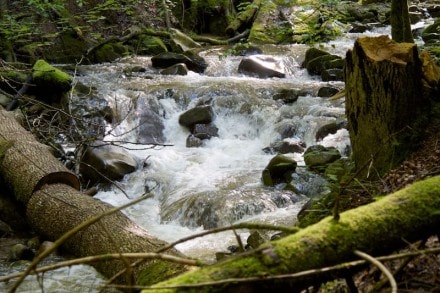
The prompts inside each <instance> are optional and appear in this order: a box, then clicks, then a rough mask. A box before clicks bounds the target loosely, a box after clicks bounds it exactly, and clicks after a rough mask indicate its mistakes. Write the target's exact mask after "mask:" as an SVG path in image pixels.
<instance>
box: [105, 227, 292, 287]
mask: <svg viewBox="0 0 440 293" xmlns="http://www.w3.org/2000/svg"><path fill="white" fill-rule="evenodd" d="M236 229H257V230H258V229H260V230H274V231H283V232H287V233H296V232H298V231H299V230H300V229H299V228H298V227H286V226H273V225H269V224H260V223H239V224H235V225H231V226H226V227H221V228H216V229H211V230H207V231H204V232H201V233H198V234H194V235H191V236H188V237H185V238H181V239H179V240H177V241H175V242H172V243H170V244H168V245H166V246H164V247H162V248H160V249H158V250H156V251H155V252H156V253H161V252H164V251H167V250H168V249H171V248H173V247H174V246H176V245H177V244H180V243H183V242H186V241H189V240H193V239H195V238H199V237H203V236H206V235H210V234H214V233H219V232H223V231H228V230H234V231H235V230H236ZM141 262H142V261H141V260H140V261H136V262H134V263H133V264H132V267H133V266H137V265H139V264H140V263H141ZM125 271H126V270H125V269H124V270H121V271H120V272H118V273H117V274H115V275H114V276H113V277H112V278H110V279H109V280H108V282H107V283H108V284H110V283H112V282H113V281H114V280H115V279H116V278H117V277H119V276H120V275H122V274H123V273H125Z"/></svg>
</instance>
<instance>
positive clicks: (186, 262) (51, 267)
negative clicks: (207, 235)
mask: <svg viewBox="0 0 440 293" xmlns="http://www.w3.org/2000/svg"><path fill="white" fill-rule="evenodd" d="M122 258H126V259H132V258H134V259H135V258H143V259H160V260H164V261H169V262H173V263H177V264H182V265H188V266H201V265H204V264H203V263H202V262H201V261H200V260H193V259H188V258H182V257H178V256H173V255H169V254H161V253H154V252H139V253H110V254H101V255H93V256H87V257H81V258H75V259H71V260H66V261H62V262H58V263H56V264H53V265H48V266H44V267H40V268H36V269H35V270H33V271H32V272H31V273H30V274H39V273H44V272H47V271H51V270H55V269H59V268H62V267H68V266H72V265H78V264H86V263H92V262H97V261H106V260H113V259H122ZM21 275H22V273H14V274H10V275H8V276H4V277H0V282H5V281H9V280H11V279H15V278H18V277H20V276H21Z"/></svg>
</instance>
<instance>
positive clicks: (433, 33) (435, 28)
mask: <svg viewBox="0 0 440 293" xmlns="http://www.w3.org/2000/svg"><path fill="white" fill-rule="evenodd" d="M422 39H423V41H424V42H425V43H426V44H437V43H439V42H440V19H438V20H436V21H435V22H434V23H433V24H431V25H429V26H427V27H426V28H425V29H424V30H423V32H422Z"/></svg>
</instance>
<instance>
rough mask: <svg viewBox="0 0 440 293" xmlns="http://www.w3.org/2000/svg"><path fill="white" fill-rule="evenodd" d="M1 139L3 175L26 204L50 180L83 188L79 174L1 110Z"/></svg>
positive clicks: (0, 168)
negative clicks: (63, 163) (70, 169)
mask: <svg viewBox="0 0 440 293" xmlns="http://www.w3.org/2000/svg"><path fill="white" fill-rule="evenodd" d="M0 141H1V142H2V145H3V146H5V147H4V150H3V151H2V159H1V160H0V174H1V176H3V178H4V180H5V183H6V184H8V185H9V186H10V187H11V190H12V191H13V192H14V194H15V197H16V198H17V199H18V200H19V201H21V202H22V203H23V204H25V205H26V203H27V202H28V200H29V198H30V197H31V195H32V193H33V192H35V191H37V190H38V189H40V188H41V186H43V185H44V184H48V183H63V184H66V185H69V186H72V187H73V188H75V189H79V188H80V182H79V179H78V177H77V176H76V175H75V174H73V173H72V172H70V171H69V170H68V169H67V168H66V167H64V166H63V165H62V164H61V163H60V162H59V161H58V160H57V159H56V158H55V157H54V156H53V155H52V153H51V151H50V148H49V147H48V146H46V145H44V144H41V143H39V142H38V141H37V140H36V139H35V138H34V136H33V135H32V134H31V133H30V132H28V131H26V130H25V129H24V128H23V127H22V126H21V125H20V124H19V123H18V122H17V121H16V120H15V119H14V117H13V116H12V114H11V113H10V112H7V111H5V110H4V109H3V108H1V109H0Z"/></svg>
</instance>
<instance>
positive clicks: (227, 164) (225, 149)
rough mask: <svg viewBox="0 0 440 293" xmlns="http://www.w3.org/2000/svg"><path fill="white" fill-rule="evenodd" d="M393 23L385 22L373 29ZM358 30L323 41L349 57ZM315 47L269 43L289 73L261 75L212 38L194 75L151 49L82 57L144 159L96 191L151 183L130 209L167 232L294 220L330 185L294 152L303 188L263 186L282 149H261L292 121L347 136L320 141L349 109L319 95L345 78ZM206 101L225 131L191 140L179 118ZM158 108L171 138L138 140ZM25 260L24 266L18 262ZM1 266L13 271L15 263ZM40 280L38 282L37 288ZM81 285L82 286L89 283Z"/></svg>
mask: <svg viewBox="0 0 440 293" xmlns="http://www.w3.org/2000/svg"><path fill="white" fill-rule="evenodd" d="M388 32H389V29H388V28H385V29H383V30H382V29H381V30H380V31H377V32H374V33H371V35H377V34H384V33H385V34H387V33H388ZM364 35H365V34H364ZM356 37H357V35H348V36H347V37H345V38H341V39H339V40H336V41H333V42H330V43H328V44H324V45H323V48H324V49H325V50H328V51H330V52H331V53H334V54H337V55H340V56H342V57H343V56H344V55H345V53H346V51H347V50H348V49H350V48H351V46H352V44H353V41H354V39H355V38H356ZM307 48H308V47H307V46H304V45H286V46H269V45H267V46H263V47H262V49H263V51H264V53H265V54H269V55H272V56H275V57H276V58H279V59H280V60H281V61H282V63H283V64H284V66H285V69H286V72H287V77H286V78H270V79H258V78H252V77H246V76H243V75H240V74H238V73H237V68H238V64H239V62H240V60H241V58H242V57H234V56H223V54H224V48H220V47H210V48H207V49H206V50H204V51H202V52H201V53H200V55H201V56H202V57H204V58H205V60H206V61H207V62H208V64H209V66H208V68H207V70H206V72H205V73H204V74H203V75H200V74H197V73H193V72H190V73H189V74H188V75H187V76H161V75H159V74H158V73H157V71H156V70H154V69H152V67H151V59H150V58H149V57H127V58H124V59H122V60H119V61H118V62H114V63H108V64H99V65H91V66H80V67H79V68H78V72H79V73H80V74H79V75H78V76H76V79H77V80H78V81H80V82H81V83H83V84H85V85H86V86H90V87H94V88H96V93H97V94H96V95H98V96H99V97H101V98H105V99H107V100H108V101H109V103H110V105H111V106H112V108H113V111H114V113H115V114H116V117H117V118H118V121H119V123H117V124H115V125H109V129H108V131H109V133H110V134H109V135H108V136H107V137H106V140H109V141H117V142H118V143H117V144H120V145H121V146H123V147H125V148H126V149H127V150H129V151H130V152H131V153H132V154H133V156H135V158H136V159H137V160H138V162H139V165H140V167H139V169H138V170H137V171H136V172H134V173H132V174H129V175H127V176H126V177H125V178H124V179H123V180H122V181H121V182H120V183H119V188H122V189H123V190H124V191H125V192H122V191H121V190H120V189H119V188H114V187H112V188H110V189H107V190H102V191H100V192H99V193H98V194H97V195H96V198H98V199H100V200H103V201H105V202H108V203H111V204H113V205H116V206H117V205H121V204H124V203H126V202H128V201H129V200H131V199H134V198H137V197H139V196H141V195H142V194H144V193H145V191H146V190H151V194H152V197H151V198H149V199H146V200H144V201H143V202H141V203H139V204H136V205H134V206H132V207H130V208H128V209H126V210H124V212H125V213H126V214H127V215H128V216H129V217H130V218H132V219H133V220H134V221H135V222H137V223H138V224H140V225H141V226H143V227H144V228H145V229H146V230H148V231H149V232H150V233H151V234H153V235H155V236H157V237H158V238H160V239H163V240H165V241H168V242H171V241H175V240H178V239H180V238H182V237H185V236H188V235H192V234H195V233H197V232H200V231H203V230H205V229H206V228H209V227H215V226H225V225H230V224H233V223H237V222H264V223H272V224H277V225H292V224H294V223H295V221H296V215H297V213H298V211H299V210H300V209H301V207H302V206H303V205H304V204H305V202H306V201H307V200H308V198H310V197H313V196H315V195H316V194H319V193H322V192H325V191H326V188H325V181H324V180H323V179H322V178H321V177H320V176H317V175H313V174H309V173H308V172H307V171H306V170H305V168H304V167H303V166H304V163H303V158H302V154H297V153H295V154H288V156H291V157H292V158H294V159H295V160H296V161H297V162H298V165H299V167H298V168H297V173H295V174H294V175H293V176H294V183H295V186H296V188H297V189H298V190H299V191H300V194H295V193H293V192H290V191H283V190H282V186H280V187H276V188H269V187H265V186H263V184H262V182H261V173H262V171H263V169H264V168H265V166H266V165H267V163H268V162H269V160H270V159H271V158H272V157H273V156H274V155H273V154H268V153H265V152H264V151H263V149H264V148H266V147H268V146H269V145H270V144H271V143H273V142H275V141H279V140H281V135H280V133H281V132H282V130H283V129H286V128H287V129H288V128H290V129H293V130H294V131H292V132H291V135H290V137H288V138H285V140H290V141H304V142H305V143H306V144H307V146H311V145H314V144H323V145H325V146H335V147H337V148H338V149H339V150H340V151H341V152H342V153H345V152H346V149H347V146H348V145H349V139H348V133H347V131H346V130H340V131H338V132H337V133H336V134H334V135H329V136H327V137H326V138H325V139H324V140H322V141H319V142H317V141H315V133H316V131H317V129H318V128H319V127H320V126H322V125H324V124H327V123H329V122H332V121H335V120H336V119H337V118H341V117H343V116H344V103H343V100H337V101H331V100H329V99H326V98H320V97H317V95H316V93H317V90H318V89H319V88H320V87H322V86H327V85H332V86H334V87H337V88H343V87H344V85H343V83H342V82H331V83H327V82H322V81H321V80H320V79H319V78H317V77H313V76H310V75H309V74H308V73H307V72H306V71H305V70H304V69H302V68H301V66H300V65H301V62H302V61H303V59H304V54H305V51H306V49H307ZM134 65H140V66H142V67H143V68H146V72H142V73H136V74H127V73H124V72H126V71H124V69H126V68H129V67H132V66H134ZM281 89H298V90H302V91H303V92H304V93H305V94H304V95H302V96H300V97H299V99H298V100H297V101H296V102H294V103H292V104H283V103H282V102H277V101H274V100H273V99H272V97H273V95H274V94H275V93H276V92H277V91H279V90H281ZM201 102H209V103H211V105H212V106H213V109H214V112H215V121H214V124H215V126H216V127H217V128H218V130H219V131H218V137H213V138H211V139H210V140H208V141H205V143H204V144H203V146H201V147H198V148H187V147H186V138H187V136H188V135H189V131H188V130H187V129H186V128H184V127H182V126H180V125H179V123H178V118H179V116H180V115H181V114H182V113H183V112H184V111H186V110H187V109H190V108H192V107H194V106H195V105H197V104H198V103H201ZM150 110H152V111H153V112H154V113H155V114H156V115H157V117H160V120H161V122H162V125H163V136H164V141H163V143H164V144H166V145H167V146H154V145H148V144H138V143H134V142H138V141H139V140H140V138H139V135H138V131H137V128H138V124H139V122H140V120H141V119H142V118H141V117H142V113H144V112H145V111H150ZM121 141H122V142H121ZM130 142H131V143H130ZM239 235H240V236H241V237H242V239H243V241H245V240H246V237H247V236H248V235H249V232H248V231H245V230H243V231H239ZM233 244H236V238H235V236H234V234H233V233H232V232H224V233H220V234H213V235H210V236H207V237H204V238H198V239H197V240H195V241H189V242H185V243H183V244H180V245H178V246H177V248H178V249H179V250H180V251H182V252H183V253H185V254H187V255H189V256H193V257H198V258H203V259H205V260H212V259H213V258H214V254H215V252H217V251H225V249H226V248H227V247H228V246H230V245H233ZM19 269H20V267H19V266H18V267H17V266H16V267H15V268H14V269H13V270H19ZM2 270H3V271H4V272H3V273H5V274H6V273H8V272H9V273H10V272H11V270H8V269H6V270H5V269H4V268H3V269H2ZM3 273H2V274H3ZM86 275H89V276H90V275H92V273H90V268H89V267H79V268H78V267H73V268H71V269H66V270H61V271H59V272H58V271H55V272H54V274H53V275H51V276H50V277H46V279H45V280H48V282H49V283H47V284H46V283H44V287H45V288H46V290H45V291H48V292H49V291H50V290H49V288H52V287H51V286H55V287H57V285H56V284H57V281H56V279H57V278H61V279H63V278H66V276H67V277H69V280H70V281H71V282H72V284H73V285H72V286H70V287H69V286H68V285H66V284H64V285H61V286H58V289H59V290H61V288H60V287H62V288H64V289H65V288H68V289H66V290H68V291H69V292H75V290H76V289H75V288H79V287H77V286H78V285H77V284H78V282H79V283H82V284H85V282H83V281H84V278H85V277H84V276H86ZM60 276H61V277H60ZM92 276H93V278H92V279H94V280H92V281H90V282H89V283H88V284H89V285H86V286H88V287H89V288H93V287H97V286H99V283H101V281H100V279H99V278H98V277H97V276H96V275H92ZM52 280H55V281H52ZM77 280H80V281H78V282H77ZM27 282H29V283H28V284H27V285H26V284H25V285H24V286H22V287H21V289H22V292H28V291H29V292H32V291H34V292H39V291H40V289H39V288H40V287H35V286H37V285H35V282H33V284H34V285H29V284H31V280H29V279H28V281H27ZM75 282H76V283H75ZM1 286H4V284H3V285H1ZM32 286H34V289H30V287H32ZM0 289H1V287H0ZM58 289H57V290H56V291H57V292H60V291H59V290H58ZM64 289H63V290H64ZM83 289H84V288H81V289H80V290H79V291H77V292H84V291H83ZM90 290H91V291H93V290H92V289H90ZM66 292H67V291H66Z"/></svg>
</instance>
